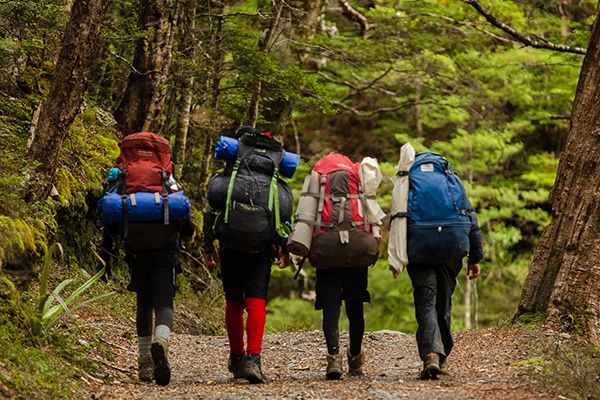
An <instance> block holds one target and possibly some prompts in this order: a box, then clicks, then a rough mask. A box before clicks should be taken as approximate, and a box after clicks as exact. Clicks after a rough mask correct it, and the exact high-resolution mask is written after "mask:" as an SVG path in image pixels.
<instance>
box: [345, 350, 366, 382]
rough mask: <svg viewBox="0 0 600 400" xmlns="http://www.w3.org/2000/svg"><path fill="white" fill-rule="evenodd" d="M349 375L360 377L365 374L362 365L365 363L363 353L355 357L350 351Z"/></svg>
mask: <svg viewBox="0 0 600 400" xmlns="http://www.w3.org/2000/svg"><path fill="white" fill-rule="evenodd" d="M347 355H348V375H352V376H359V375H362V374H363V370H362V365H363V362H364V361H365V353H363V352H362V351H361V352H360V354H359V355H357V356H353V355H351V354H350V349H348V354H347Z"/></svg>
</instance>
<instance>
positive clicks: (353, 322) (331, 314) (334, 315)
mask: <svg viewBox="0 0 600 400" xmlns="http://www.w3.org/2000/svg"><path fill="white" fill-rule="evenodd" d="M346 316H347V317H348V323H349V325H350V354H352V355H353V356H357V355H359V354H360V351H361V348H362V338H363V334H364V332H365V318H364V314H363V302H362V301H346ZM339 320H340V306H339V305H337V304H327V305H325V306H324V307H323V333H324V334H325V342H326V343H327V351H328V352H329V354H339V352H340V331H339Z"/></svg>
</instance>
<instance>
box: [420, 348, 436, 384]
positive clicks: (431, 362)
mask: <svg viewBox="0 0 600 400" xmlns="http://www.w3.org/2000/svg"><path fill="white" fill-rule="evenodd" d="M439 374H440V356H439V355H438V354H437V353H429V354H427V355H426V356H425V358H424V360H423V370H422V371H421V375H420V376H419V379H423V380H426V379H437V376H438V375H439Z"/></svg>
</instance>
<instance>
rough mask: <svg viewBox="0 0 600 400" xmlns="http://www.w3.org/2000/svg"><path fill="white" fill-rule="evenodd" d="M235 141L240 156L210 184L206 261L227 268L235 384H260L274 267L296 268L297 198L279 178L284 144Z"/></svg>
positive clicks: (248, 130)
mask: <svg viewBox="0 0 600 400" xmlns="http://www.w3.org/2000/svg"><path fill="white" fill-rule="evenodd" d="M235 139H237V140H239V148H238V149H237V151H236V155H235V157H236V158H235V159H232V160H229V161H227V163H226V166H225V169H224V170H223V171H221V172H219V173H217V174H215V175H213V177H211V180H210V182H209V185H208V195H207V197H208V202H209V205H210V208H209V209H207V210H206V211H205V213H204V225H203V232H204V258H205V262H206V264H207V265H210V266H216V265H217V264H220V271H221V279H222V282H223V289H224V291H225V327H226V330H227V337H228V340H229V359H228V370H229V371H230V372H231V373H232V374H233V378H234V379H240V378H244V379H246V380H248V381H249V382H250V383H251V384H257V383H265V382H266V379H267V378H266V377H265V375H264V374H263V372H262V368H261V352H262V341H263V335H264V328H265V322H266V302H267V294H268V287H269V281H270V277H271V266H272V264H273V263H274V261H275V260H276V259H278V261H279V267H280V268H285V267H286V266H287V265H289V262H290V260H289V254H288V253H287V251H286V249H285V240H286V239H287V233H286V232H285V226H287V225H289V222H288V221H289V220H290V218H291V214H292V207H293V198H292V192H291V189H289V186H288V185H287V184H286V183H285V182H284V181H282V180H281V179H279V178H277V176H276V175H275V174H277V171H278V168H279V165H280V162H281V159H282V157H283V149H282V147H281V143H280V142H279V141H278V140H276V139H275V138H273V137H272V135H271V134H269V133H268V132H265V133H263V132H261V131H259V130H258V129H256V128H253V127H249V126H245V127H242V128H240V129H239V130H238V131H237V132H236V134H235ZM274 177H275V178H276V179H273V178H274ZM230 187H231V188H232V190H228V188H230ZM275 194H277V196H278V200H279V201H278V203H279V208H276V207H274V206H272V207H273V208H272V209H269V208H268V204H271V203H275V204H277V201H275V202H272V201H269V198H271V199H272V198H273V197H272V196H274V195H275ZM267 210H268V211H267ZM227 218H228V220H227ZM286 224H287V225H286ZM215 241H216V242H217V243H218V248H217V247H216V246H215ZM244 311H245V312H246V314H247V317H246V321H244ZM244 333H245V334H246V342H245V341H244Z"/></svg>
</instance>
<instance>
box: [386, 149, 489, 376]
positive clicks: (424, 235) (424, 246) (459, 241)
mask: <svg viewBox="0 0 600 400" xmlns="http://www.w3.org/2000/svg"><path fill="white" fill-rule="evenodd" d="M413 154H414V153H413ZM408 168H409V174H408V175H409V179H410V191H409V195H408V203H407V211H408V212H406V213H403V212H400V213H397V214H395V215H392V220H393V219H394V218H396V217H407V220H408V233H407V244H408V249H407V252H408V264H407V265H406V270H407V272H408V275H409V277H410V280H411V282H412V286H413V290H414V291H413V298H414V304H415V315H416V319H417V325H418V328H417V333H416V339H417V346H418V349H419V356H420V358H421V360H422V361H423V369H422V370H421V372H420V375H419V379H424V380H425V379H436V378H437V376H438V375H440V374H446V373H447V369H448V356H449V355H450V352H451V351H452V347H453V345H454V341H453V338H452V333H451V331H450V328H451V325H450V318H451V315H452V294H453V293H454V289H455V288H456V278H457V276H458V274H459V273H460V271H461V269H462V266H463V261H464V258H465V257H466V258H467V267H466V268H467V269H466V272H467V277H468V279H475V278H477V277H478V276H479V274H480V272H481V268H480V265H479V262H480V261H481V260H482V259H483V246H482V237H481V230H480V229H479V223H478V221H477V215H476V213H475V211H474V209H473V206H472V205H471V202H470V200H469V199H468V197H467V194H466V191H465V189H464V185H463V183H462V181H461V180H460V178H459V177H458V175H457V174H456V173H455V172H453V171H452V169H451V167H450V163H449V162H448V160H446V159H445V158H444V157H442V156H441V155H439V154H436V153H431V152H423V153H418V154H417V155H416V157H414V163H413V164H412V166H409V167H408Z"/></svg>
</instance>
